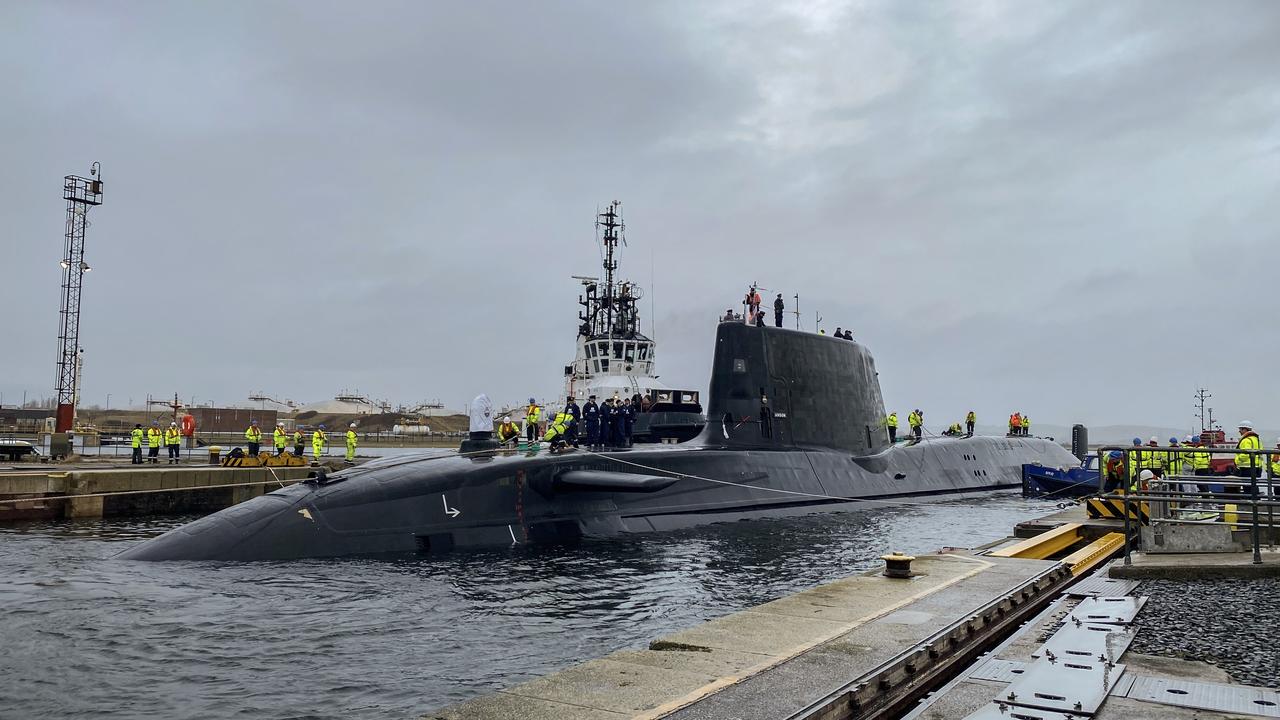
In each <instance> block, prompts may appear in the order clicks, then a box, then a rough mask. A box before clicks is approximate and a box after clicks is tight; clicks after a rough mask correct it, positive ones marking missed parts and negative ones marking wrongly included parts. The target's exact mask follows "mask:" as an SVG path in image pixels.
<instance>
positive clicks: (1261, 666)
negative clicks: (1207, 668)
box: [1131, 580, 1280, 688]
mask: <svg viewBox="0 0 1280 720" xmlns="http://www.w3.org/2000/svg"><path fill="white" fill-rule="evenodd" d="M1134 594H1136V595H1146V596H1147V598H1148V600H1147V604H1146V606H1145V607H1144V608H1143V609H1142V612H1141V613H1140V614H1139V615H1138V622H1139V624H1140V626H1141V629H1140V630H1139V631H1138V636H1137V637H1136V638H1135V639H1134V643H1133V646H1132V648H1131V650H1132V651H1133V652H1138V653H1144V654H1147V655H1162V656H1165V657H1175V658H1185V659H1187V660H1200V661H1203V662H1207V663H1210V664H1212V665H1216V666H1218V667H1220V668H1222V669H1223V670H1225V671H1226V672H1227V674H1228V675H1230V676H1231V678H1232V680H1234V681H1236V682H1238V683H1243V684H1246V685H1257V686H1260V687H1270V688H1277V687H1280V580H1147V581H1144V582H1143V583H1142V586H1141V587H1139V588H1138V589H1137V590H1136V591H1135V593H1134Z"/></svg>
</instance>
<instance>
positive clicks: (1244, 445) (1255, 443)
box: [1236, 432, 1266, 470]
mask: <svg viewBox="0 0 1280 720" xmlns="http://www.w3.org/2000/svg"><path fill="white" fill-rule="evenodd" d="M1236 449H1237V450H1261V449H1262V441H1261V440H1259V439H1258V434H1257V433H1254V432H1250V433H1248V434H1247V435H1245V436H1244V437H1242V438H1240V442H1238V443H1236ZM1250 462H1252V463H1253V467H1255V468H1262V466H1264V465H1266V461H1265V460H1264V459H1263V458H1262V456H1261V455H1246V454H1244V453H1239V454H1237V455H1236V467H1238V468H1240V469H1241V470H1248V469H1249V463H1250Z"/></svg>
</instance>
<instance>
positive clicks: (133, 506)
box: [0, 465, 314, 523]
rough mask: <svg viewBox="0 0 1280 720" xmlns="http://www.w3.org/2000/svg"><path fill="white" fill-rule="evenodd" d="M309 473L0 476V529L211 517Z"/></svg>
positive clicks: (140, 470) (114, 471) (131, 470)
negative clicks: (41, 522) (44, 522)
mask: <svg viewBox="0 0 1280 720" xmlns="http://www.w3.org/2000/svg"><path fill="white" fill-rule="evenodd" d="M311 472H314V470H312V469H311V468H308V467H277V468H224V467H214V466H194V465H193V466H184V465H176V466H173V465H156V466H141V467H139V466H127V465H126V466H123V467H116V468H101V469H93V468H86V467H69V468H65V469H64V468H60V467H58V466H44V467H43V468H40V469H35V468H32V469H30V470H27V469H22V470H7V471H4V472H0V523H4V522H17V521H24V520H36V519H50V518H69V519H91V518H103V517H119V516H137V515H161V514H171V513H188V512H214V511H217V510H221V509H223V508H227V507H230V506H232V505H235V504H238V503H241V502H244V501H245V500H249V499H252V498H255V497H257V496H259V495H262V494H264V493H267V492H271V490H273V489H275V488H278V487H280V486H281V485H287V484H291V483H295V482H298V481H299V480H303V479H305V478H306V477H307V476H308V475H309V474H310V473H311Z"/></svg>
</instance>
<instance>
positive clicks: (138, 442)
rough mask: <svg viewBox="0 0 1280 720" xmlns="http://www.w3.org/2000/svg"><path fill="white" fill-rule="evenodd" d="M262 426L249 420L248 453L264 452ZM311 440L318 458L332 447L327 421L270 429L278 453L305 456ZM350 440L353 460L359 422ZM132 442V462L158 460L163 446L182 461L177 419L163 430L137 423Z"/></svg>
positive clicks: (157, 425)
mask: <svg viewBox="0 0 1280 720" xmlns="http://www.w3.org/2000/svg"><path fill="white" fill-rule="evenodd" d="M262 439H263V432H262V428H261V427H259V426H258V422H257V421H256V420H250V421H249V427H248V429H246V430H245V431H244V440H245V445H247V446H248V449H247V452H246V453H245V454H246V455H248V456H249V457H257V456H258V455H259V454H260V453H261V452H262ZM308 439H310V441H311V452H312V456H313V457H314V458H315V460H316V461H317V462H318V461H319V460H320V458H321V456H323V455H324V454H325V453H326V451H327V450H328V447H329V435H328V433H327V432H326V428H325V426H324V425H317V426H316V427H315V429H313V430H312V431H311V432H310V433H304V432H302V430H301V429H295V430H294V431H293V432H292V433H290V432H289V431H287V430H285V427H284V423H283V422H277V423H276V427H275V430H273V431H272V433H271V444H272V447H274V448H275V454H276V455H284V454H285V453H286V452H292V454H293V455H294V456H295V457H305V454H304V448H305V446H306V441H307V440H308ZM344 439H345V440H346V444H347V454H346V460H347V462H353V461H355V459H356V447H357V446H358V445H359V437H358V436H357V435H356V424H355V423H351V424H350V425H349V426H348V427H347V433H346V437H345V438H344ZM129 444H130V446H131V447H132V449H133V458H132V461H131V462H132V464H134V465H145V464H147V463H148V462H150V463H151V464H153V465H154V464H159V462H160V448H161V446H163V447H166V448H167V449H168V459H169V464H170V465H176V464H178V463H179V462H180V457H179V455H180V453H179V450H180V447H181V444H182V435H181V433H180V432H179V430H178V423H177V422H171V423H169V427H168V428H166V429H164V430H161V429H160V421H159V420H153V421H151V427H149V428H146V429H145V430H144V429H143V427H142V425H141V424H140V423H139V424H135V425H134V426H133V430H132V431H131V432H130V433H129ZM143 447H146V448H147V459H146V460H143V457H142V448H143Z"/></svg>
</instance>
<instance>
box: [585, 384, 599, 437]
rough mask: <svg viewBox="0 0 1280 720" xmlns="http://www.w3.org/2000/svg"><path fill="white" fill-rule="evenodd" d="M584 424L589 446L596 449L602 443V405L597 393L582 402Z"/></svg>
mask: <svg viewBox="0 0 1280 720" xmlns="http://www.w3.org/2000/svg"><path fill="white" fill-rule="evenodd" d="M582 426H583V429H585V430H586V432H587V447H588V448H591V449H592V450H594V449H596V447H597V446H598V445H599V444H600V406H599V405H596V396H595V395H592V396H591V397H589V398H587V401H586V402H585V403H583V404H582Z"/></svg>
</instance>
